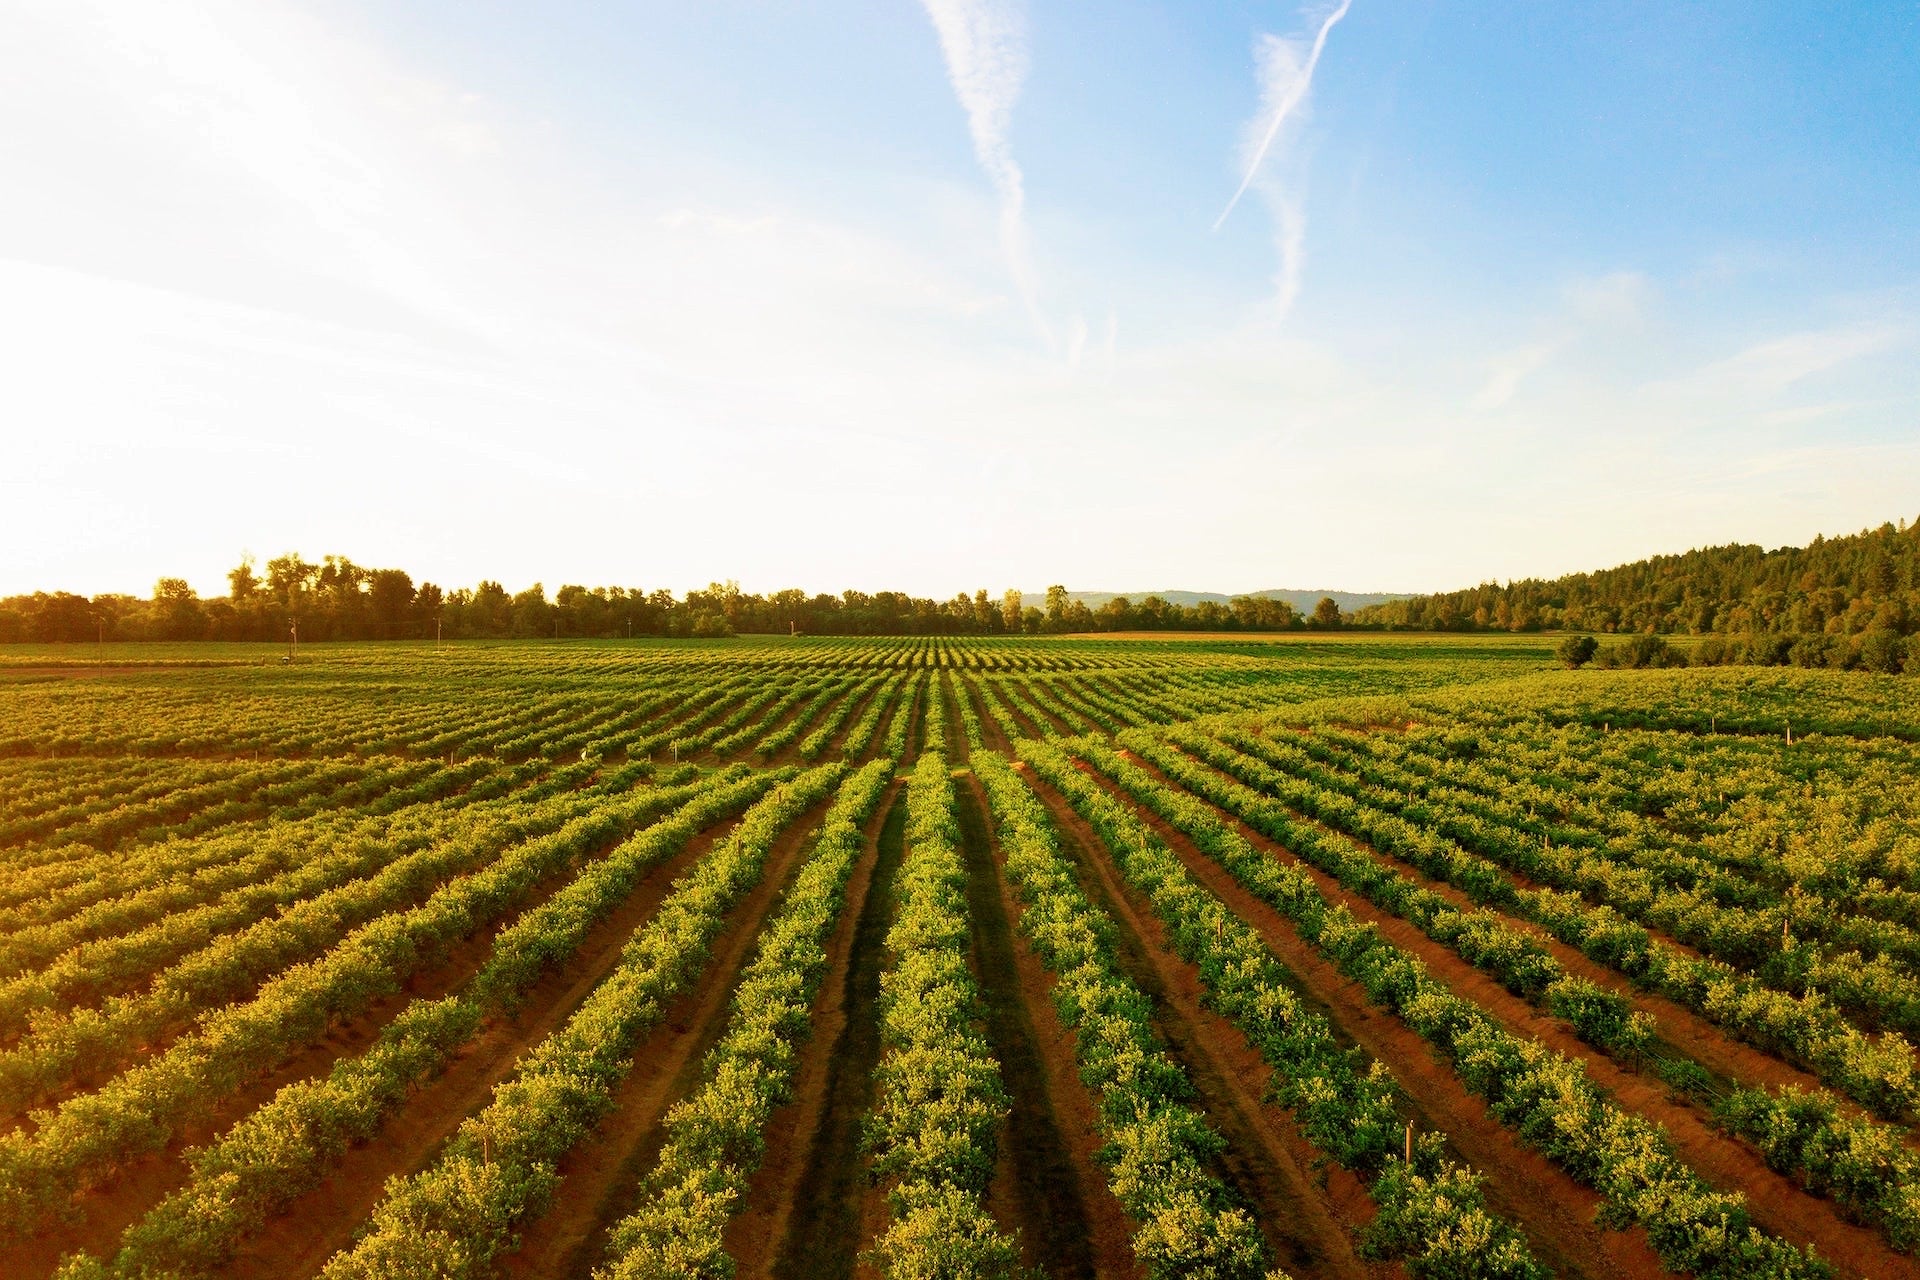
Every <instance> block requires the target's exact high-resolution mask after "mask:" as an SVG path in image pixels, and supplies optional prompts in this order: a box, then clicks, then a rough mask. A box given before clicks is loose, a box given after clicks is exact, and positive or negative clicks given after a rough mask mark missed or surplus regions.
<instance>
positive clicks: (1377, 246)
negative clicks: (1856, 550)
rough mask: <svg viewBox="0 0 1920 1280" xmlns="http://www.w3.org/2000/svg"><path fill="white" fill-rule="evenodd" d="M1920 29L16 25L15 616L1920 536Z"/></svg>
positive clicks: (1776, 24)
mask: <svg viewBox="0 0 1920 1280" xmlns="http://www.w3.org/2000/svg"><path fill="white" fill-rule="evenodd" d="M1916 85H1920V6H1916V5H1914V4H1911V3H1899V4H1891V3H1867V4H1843V3H1834V4H1825V5H1804V4H1794V3H1770V2H1769V3H1760V2H1758V0H1738V2H1729V3H1682V2H1679V0H1672V2H1666V3H1651V2H1647V3H1613V2H1608V0H1596V2H1595V3H1589V4H1580V5H1558V4H1555V5H1526V6H1513V5H1510V4H1498V3H1484V4H1482V3H1475V2H1472V0H1461V2H1460V3H1455V4H1450V5H1442V4H1439V3H1435V2H1433V0H1338V2H1337V3H1320V4H1317V5H1311V6H1308V7H1304V8H1303V7H1299V6H1296V5H1293V4H1262V3H1250V2H1223V3H1219V4H1206V3H1196V2H1193V0H1182V2H1177V3H1176V2H1171V0H1170V2H1168V3H1158V4H1156V3H1146V2H1144V0H1106V2H1105V3H1099V4H1094V3H1084V2H1080V0H1056V2H1050V0H1032V2H1031V3H1019V2H1018V0H924V3H915V2H913V0H859V2H857V3H841V2H839V0H814V2H808V0H780V2H777V3H776V2H774V0H701V3H698V4H685V3H678V2H676V3H666V2H658V3H655V2H652V0H625V2H621V3H608V2H604V0H603V2H601V3H593V4H587V3H577V2H569V0H552V2H551V3H545V4H538V5H534V4H526V3H506V0H378V2H377V3H376V2H374V0H308V2H303V3H295V2H292V0H0V549H3V551H0V594H10V593H13V592H20V591H32V590H35V589H55V588H62V589H68V590H76V591H81V592H84V593H95V592H101V591H127V592H133V593H137V594H145V593H146V592H147V591H148V590H150V588H151V584H152V583H153V581H154V579H156V578H157V577H159V576H162V575H175V576H183V577H186V578H187V579H188V580H189V581H190V582H192V583H193V584H194V585H195V586H196V587H198V588H199V589H200V590H201V591H202V592H204V593H208V594H214V593H218V592H222V591H224V586H225V579H224V575H225V571H226V570H227V569H228V568H230V567H231V566H232V565H233V564H235V563H236V562H237V561H238V560H239V558H240V557H241V555H242V554H243V553H250V554H253V555H255V556H257V557H259V558H260V559H262V560H265V559H267V558H269V557H272V556H275V555H279V554H282V553H284V552H286V551H290V550H297V551H299V552H301V553H303V554H304V555H306V556H307V558H309V559H317V558H318V557H319V556H321V555H323V554H327V553H339V554H344V555H346V556H349V557H350V558H352V559H353V560H355V561H356V562H358V563H361V564H366V565H373V566H387V565H394V566H399V567H402V568H405V569H407V570H409V571H410V572H411V573H412V574H413V575H414V577H415V579H416V580H423V579H430V580H433V581H436V582H439V583H442V584H443V585H447V586H458V585H468V584H471V583H473V582H476V581H478V580H479V579H481V578H492V579H497V580H499V581H502V582H504V583H506V584H507V586H508V587H509V588H510V589H514V590H518V589H519V588H521V587H523V586H525V585H527V584H529V583H531V582H534V581H541V582H543V583H545V584H546V586H547V587H548V589H549V590H552V589H554V588H557V587H558V586H559V585H560V584H562V583H565V582H579V583H588V584H600V583H617V584H622V585H628V586H638V587H643V588H646V589H653V588H658V587H663V586H664V587H668V588H671V589H674V590H676V591H683V590H685V589H687V588H690V587H695V586H700V585H704V584H705V583H707V582H710V581H715V580H723V579H735V580H737V581H738V582H739V583H740V584H741V585H742V587H744V588H745V589H747V590H750V591H771V590H777V589H780V588H783V587H788V586H800V587H803V588H805V589H808V590H810V591H836V592H837V591H840V590H844V589H848V588H854V589H860V590H868V591H871V590H877V589H899V590H908V591H912V592H914V593H916V594H922V595H933V596H940V597H945V596H950V595H952V594H953V593H954V592H956V591H960V590H968V591H971V590H973V589H974V588H976V587H986V588H988V589H989V590H991V591H994V592H998V591H1000V590H1002V589H1004V588H1006V587H1009V586H1018V587H1023V588H1025V589H1028V590H1037V589H1040V588H1042V587H1044V586H1045V585H1047V584H1048V583H1053V582H1061V583H1065V584H1067V585H1068V586H1070V587H1072V588H1074V589H1084V590H1135V591H1140V590H1147V589H1160V588H1179V589H1187V590H1212V591H1228V592H1238V591H1250V590H1257V589H1262V588H1273V587H1285V588H1301V589H1316V588H1344V589H1348V590H1393V591H1418V590H1429V589H1446V588H1451V587H1458V586H1465V585H1470V584H1473V583H1477V582H1481V581H1486V580H1492V579H1505V578H1513V577H1523V576H1544V575H1554V574H1559V573H1564V572H1570V571H1577V570H1582V569H1590V568H1599V567H1602V566H1606V565H1611V564H1617V563H1621V562H1624V561H1628V560H1632V559H1636V558H1639V557H1641V556H1645V555H1649V554H1655V553H1659V552H1665V551H1678V550H1684V549H1686V548H1688V547H1692V546H1699V545H1708V544H1718V543H1727V542H1757V543H1761V544H1763V545H1766V546H1769V547H1771V546H1779V545H1785V544H1799V543H1803V542H1805V541H1806V540H1808V539H1809V538H1811V537H1812V536H1814V535H1815V534H1819V533H1825V534H1830V535H1831V534H1841V533H1849V532H1853V531H1856V530H1858V529H1860V528H1863V527H1868V526H1872V525H1878V524H1880V523H1881V522H1883V521H1888V520H1895V521H1898V520H1900V519H1902V518H1905V519H1913V518H1915V517H1917V516H1920V89H1917V88H1916Z"/></svg>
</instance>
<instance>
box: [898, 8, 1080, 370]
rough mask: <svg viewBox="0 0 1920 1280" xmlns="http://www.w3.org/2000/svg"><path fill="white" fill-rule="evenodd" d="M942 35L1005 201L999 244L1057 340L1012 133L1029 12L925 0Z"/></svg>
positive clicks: (979, 149)
mask: <svg viewBox="0 0 1920 1280" xmlns="http://www.w3.org/2000/svg"><path fill="white" fill-rule="evenodd" d="M922 2H923V4H924V5H925V7H926V10H927V16H928V17H930V18H932V19H933V26H934V30H935V31H937V32H938V33H939V36H940V51H941V53H942V54H943V55H944V56H945V58H946V62H947V78H948V79H949V80H950V81H951V82H952V84H953V92H954V96H955V97H957V98H958V99H959V100H960V106H961V109H962V110H964V111H965V112H966V113H967V128H968V130H969V132H970V133H971V134H972V136H973V153H974V155H975V157H976V158H978V160H979V161H980V167H981V168H982V169H984V170H985V171H986V174H987V180H988V181H990V182H991V183H992V184H993V189H994V194H995V195H996V196H998V197H999V201H1000V244H1001V249H1002V251H1003V252H1004V253H1005V254H1006V259H1007V271H1008V273H1009V274H1010V275H1011V276H1012V277H1013V284H1014V287H1015V288H1016V289H1018V290H1019V292H1020V300H1021V302H1022V303H1024V304H1025V306H1026V309H1027V314H1028V315H1029V316H1030V317H1032V320H1033V324H1034V327H1035V328H1036V329H1038V330H1039V331H1040V335H1041V337H1042V338H1043V339H1045V340H1046V342H1047V344H1048V346H1052V345H1053V331H1052V328H1051V326H1049V325H1048V324H1047V321H1046V317H1045V316H1044V315H1043V314H1042V313H1041V310H1040V299H1039V288H1038V285H1037V283H1036V281H1035V278H1034V271H1033V255H1032V250H1031V248H1030V246H1029V243H1028V234H1027V217H1026V207H1027V193H1026V180H1025V177H1024V176H1023V175H1022V174H1021V172H1020V165H1019V163H1018V162H1017V161H1015V160H1014V158H1013V145H1012V142H1011V141H1010V139H1009V137H1008V133H1009V131H1010V129H1011V127H1012V124H1013V108H1014V104H1015V103H1016V102H1017V101H1018V100H1019V97H1020V89H1021V87H1022V85H1024V84H1025V83H1026V78H1027V23H1026V14H1025V12H1024V10H1023V8H1022V7H1021V5H1020V4H1019V3H1017V0H922Z"/></svg>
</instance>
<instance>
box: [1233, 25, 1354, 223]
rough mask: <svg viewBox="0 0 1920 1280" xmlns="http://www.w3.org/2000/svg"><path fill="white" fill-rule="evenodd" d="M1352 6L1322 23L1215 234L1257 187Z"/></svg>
mask: <svg viewBox="0 0 1920 1280" xmlns="http://www.w3.org/2000/svg"><path fill="white" fill-rule="evenodd" d="M1352 6H1353V0H1340V7H1339V8H1338V9H1335V10H1334V11H1333V12H1332V13H1331V14H1329V15H1327V20H1326V21H1325V22H1323V23H1321V24H1320V34H1319V35H1317V36H1315V37H1314V38H1313V51H1312V52H1311V53H1309V54H1308V55H1307V62H1306V65H1305V66H1303V67H1302V68H1300V74H1299V75H1298V76H1297V77H1295V78H1294V82H1293V83H1292V84H1291V85H1289V86H1288V87H1287V96H1286V97H1284V98H1282V99H1281V100H1280V105H1279V106H1278V107H1277V108H1275V109H1274V113H1273V120H1272V122H1271V123H1270V124H1268V125H1267V135H1266V137H1264V138H1262V139H1260V146H1259V149H1258V150H1256V151H1255V152H1254V153H1253V160H1252V161H1251V162H1250V163H1249V164H1248V165H1247V172H1246V175H1245V176H1244V177H1242V178H1241V179H1240V186H1239V189H1238V190H1236V191H1235V192H1234V193H1233V199H1231V200H1229V201H1227V207H1226V208H1224V209H1222V210H1221V211H1220V216H1219V217H1217V218H1215V219H1214V220H1213V229H1214V230H1215V231H1218V230H1219V229H1220V226H1221V224H1222V223H1224V222H1225V221H1226V220H1227V215H1228V214H1230V213H1232V212H1233V207H1234V206H1235V205H1237V204H1239V203H1240V197H1241V196H1243V195H1245V194H1247V188H1248V187H1250V186H1252V185H1253V176H1254V175H1255V174H1256V173H1258V172H1260V162H1261V161H1262V160H1265V159H1266V158H1267V149H1268V148H1269V147H1271V146H1272V145H1273V140H1274V138H1276V137H1278V136H1279V134H1280V126H1281V125H1283V124H1285V123H1286V122H1287V117H1288V116H1290V115H1292V114H1293V112H1294V109H1295V108H1296V107H1298V106H1299V105H1300V103H1301V100H1302V99H1304V98H1305V97H1306V96H1307V90H1308V89H1310V88H1312V87H1313V69H1314V67H1316V66H1318V65H1319V62H1320V51H1321V50H1323V49H1325V48H1326V47H1327V33H1328V32H1330V31H1332V30H1333V27H1334V24H1335V23H1337V22H1339V21H1340V19H1342V18H1344V17H1346V16H1347V10H1348V9H1349V8H1351V7H1352Z"/></svg>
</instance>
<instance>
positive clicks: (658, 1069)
mask: <svg viewBox="0 0 1920 1280" xmlns="http://www.w3.org/2000/svg"><path fill="white" fill-rule="evenodd" d="M832 803H833V797H832V796H831V795H829V796H828V797H826V798H825V799H823V800H821V801H820V802H819V803H817V804H815V805H814V806H813V807H812V808H810V809H808V810H807V812H806V813H804V814H802V815H801V816H800V817H799V818H797V819H796V820H795V821H794V822H792V823H791V824H789V825H788V827H787V829H786V830H785V831H783V832H782V833H781V834H780V837H779V838H778V839H777V840H775V841H774V844H773V847H772V848H771V849H769V850H768V851H767V856H766V861H765V863H764V864H763V866H762V870H761V875H760V879H759V882H758V883H756V884H755V885H754V886H753V888H752V889H751V890H750V891H748V893H747V895H746V897H745V899H744V900H743V901H742V902H741V903H740V904H739V905H738V906H736V907H734V909H733V910H732V911H730V912H728V913H727V918H726V921H725V923H724V925H723V926H722V928H721V931H720V933H719V935H718V936H717V937H716V938H715V940H714V943H713V946H712V951H711V955H710V957H709V959H708V961H707V965H706V968H705V970H704V971H703V972H702V973H700V974H699V975H698V976H696V977H695V978H694V979H693V980H692V985H691V987H690V989H689V990H687V991H686V992H684V993H683V994H682V995H681V996H680V997H679V998H678V999H676V1000H674V1001H673V1002H672V1003H671V1004H669V1005H668V1006H667V1007H666V1009H665V1010H663V1011H662V1013H661V1016H660V1021H659V1022H658V1024H656V1025H655V1027H654V1028H653V1030H652V1031H651V1032H649V1033H648V1034H647V1036H646V1038H645V1039H644V1040H642V1041H641V1044H640V1047H639V1048H638V1049H637V1050H636V1051H635V1053H634V1067H633V1070H632V1071H631V1072H629V1073H628V1075H627V1078H626V1079H625V1080H624V1081H622V1082H621V1084H620V1087H619V1088H618V1089H616V1090H615V1091H614V1095H613V1107H612V1109H611V1111H609V1112H608V1114H607V1117H606V1119H604V1120H602V1121H601V1122H600V1127H599V1128H598V1129H597V1130H596V1131H595V1132H594V1133H592V1134H590V1135H589V1136H588V1137H587V1138H586V1140H585V1141H583V1142H581V1143H580V1144H579V1145H577V1146H575V1147H574V1149H573V1150H572V1151H570V1152H568V1153H567V1155H566V1157H565V1158H563V1159H562V1160H561V1162H560V1174H561V1177H562V1178H563V1179H564V1181H563V1182H562V1183H561V1185H560V1188H559V1190H558V1191H557V1192H556V1193H555V1195H554V1202H553V1205H552V1207H551V1208H549V1209H548V1211H547V1212H546V1213H545V1214H544V1215H542V1216H541V1217H540V1218H538V1219H536V1220H534V1221H532V1222H529V1223H527V1224H526V1225H525V1226H524V1227H523V1228H522V1230H521V1233H520V1247H519V1249H517V1250H516V1251H515V1252H513V1253H511V1254H509V1255H508V1256H507V1257H506V1258H504V1259H502V1265H501V1267H500V1270H501V1272H502V1274H505V1275H510V1276H538V1277H542V1278H543V1280H544V1278H549V1277H586V1276H589V1275H591V1274H592V1271H593V1269H594V1267H595V1266H597V1265H598V1264H599V1263H600V1262H601V1261H603V1260H604V1259H603V1254H602V1250H604V1249H605V1247H606V1238H607V1229H608V1228H609V1227H611V1226H612V1225H613V1224H614V1223H615V1222H618V1221H619V1220H620V1219H621V1218H623V1217H625V1216H626V1215H627V1214H628V1213H630V1212H632V1210H633V1208H634V1206H635V1204H636V1203H637V1191H638V1188H639V1184H640V1182H641V1180H642V1179H643V1178H645V1176H646V1175H647V1173H648V1172H649V1171H650V1170H651V1169H652V1168H653V1166H654V1163H655V1162H656V1160H657V1159H658V1157H659V1154H660V1148H661V1147H662V1146H663V1145H664V1144H665V1141H666V1132H665V1126H664V1123H663V1122H664V1121H665V1119H666V1115H667V1111H668V1109H669V1108H671V1107H672V1106H673V1104H674V1103H675V1102H677V1101H679V1100H680V1099H681V1098H683V1097H685V1096H686V1095H687V1094H688V1093H690V1092H692V1091H693V1089H694V1088H695V1087H696V1086H697V1085H698V1084H699V1082H700V1066H701V1059H702V1057H703V1056H704V1055H705V1054H706V1052H707V1050H709V1049H711V1048H712V1047H713V1046H714V1044H715V1043H717V1042H718V1041H719V1039H720V1037H721V1035H722V1034H723V1033H724V1032H725V1031H726V1027H727V1018H728V1015H729V1014H730V1013H731V1012H732V1005H733V990H734V987H735V986H736V985H738V983H739V980H740V972H741V970H742V969H744V968H746V966H747V962H748V961H749V960H751V959H752V958H753V952H754V947H755V944H756V943H757V942H758V940H759V937H760V933H761V930H762V929H763V928H764V927H765V926H766V923H767V921H768V920H769V919H770V918H771V917H772V915H773V913H774V911H775V910H776V909H777V908H778V906H779V903H780V900H781V898H782V896H783V895H784V894H785V892H786V888H787V885H788V884H789V883H790V882H791V881H792V879H793V876H794V874H795V873H796V872H798V871H799V869H800V866H801V863H802V862H803V861H804V860H805V859H804V856H803V855H804V854H805V852H806V851H807V850H808V849H810V848H811V847H812V843H813V837H814V836H815V835H816V834H818V831H819V827H820V822H821V820H822V819H823V818H824V817H825V816H826V813H827V810H828V809H829V808H830V807H831V806H832Z"/></svg>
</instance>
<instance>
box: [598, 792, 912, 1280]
mask: <svg viewBox="0 0 1920 1280" xmlns="http://www.w3.org/2000/svg"><path fill="white" fill-rule="evenodd" d="M892 779H893V761H891V760H888V759H885V758H882V759H878V760H874V761H872V762H870V763H869V764H867V765H866V766H864V767H863V768H861V769H860V770H859V771H858V772H856V773H854V774H853V775H851V776H850V777H848V778H847V779H846V781H844V782H842V783H841V784H840V792H839V794H838V795H837V796H836V797H835V798H834V803H833V808H832V810H831V811H830V812H829V813H828V814H827V819H826V823H825V825H824V826H822V827H821V830H820V837H819V840H818V842H817V843H816V844H815V846H814V849H813V852H812V854H810V855H809V857H808V859H807V862H806V865H804V866H803V867H801V869H800V872H799V874H798V875H796V876H795V877H794V880H793V884H792V886H791V887H789V888H788V890H787V892H786V896H785V898H784V899H783V900H782V904H781V907H780V913H779V914H778V915H777V916H776V917H775V918H774V919H773V921H772V923H770V924H769V925H768V926H767V930H766V933H765V934H764V935H763V936H762V938H761V940H760V945H759V951H758V953H757V954H756V955H755V956H754V959H753V962H752V963H751V964H750V965H748V966H747V969H746V972H745V973H744V974H742V976H741V979H740V985H739V988H738V989H737V990H736V991H735V992H734V993H733V1006H732V1012H731V1014H730V1015H729V1017H728V1021H727V1029H726V1032H725V1034H724V1035H723V1036H722V1037H721V1040H720V1042H719V1043H718V1044H717V1045H715V1046H714V1047H713V1049H712V1050H710V1051H709V1052H708V1054H707V1056H706V1060H705V1061H704V1062H703V1063H702V1064H701V1079H702V1080H703V1081H704V1083H703V1084H701V1086H700V1087H699V1088H698V1089H696V1090H695V1091H694V1092H693V1094H692V1095H691V1096H689V1097H688V1098H686V1099H684V1100H683V1101H681V1102H680V1103H678V1104H677V1105H676V1106H675V1107H674V1108H673V1110H672V1111H671V1112H669V1113H668V1115H667V1123H666V1129H667V1140H666V1145H665V1146H664V1147H663V1148H662V1150H661V1152H660V1158H659V1161H658V1162H657V1163H656V1164H655V1166H654V1168H653V1171H652V1172H651V1173H650V1174H648V1175H647V1179H646V1181H645V1183H643V1184H642V1187H641V1191H640V1204H639V1207H638V1208H636V1209H635V1210H634V1211H633V1212H632V1213H630V1214H628V1215H627V1216H626V1217H625V1218H623V1219H621V1221H620V1222H619V1223H617V1224H616V1225H615V1226H614V1228H613V1232H612V1237H611V1240H610V1241H609V1247H608V1251H607V1252H608V1260H607V1263H606V1265H605V1266H603V1267H602V1268H601V1269H600V1270H599V1271H598V1272H596V1275H598V1276H600V1277H601V1278H602V1280H698V1278H701V1277H708V1278H711V1280H725V1278H726V1277H730V1276H732V1275H733V1259H732V1258H730V1257H728V1256H727V1254H726V1252H725V1251H724V1249H723V1248H722V1237H723V1236H724V1234H725V1232H726V1226H727V1222H728V1220H729V1219H730V1218H731V1217H732V1216H733V1215H734V1213H735V1212H737V1211H738V1209H739V1206H740V1199H741V1197H742V1196H743V1195H744V1194H745V1192H746V1188H747V1181H748V1179H749V1178H751V1177H752V1175H753V1172H754V1170H756V1169H757V1168H759V1167H760V1160H761V1157H762V1156H763V1155H764V1154H765V1150H766V1148H765V1141H766V1139H765V1130H766V1125H767V1119H768V1117H769V1116H771V1115H772V1114H773V1111H774V1109H775V1108H776V1107H778V1106H780V1105H781V1104H782V1103H784V1102H786V1101H787V1099H788V1098H789V1097H790V1096H791V1092H792V1088H793V1077H794V1072H795V1071H796V1070H797V1069H798V1066H799V1050H800V1046H801V1045H802V1044H804V1043H805V1042H806V1039H807V1036H808V1033H809V1032H810V1031H811V1030H812V1023H811V1019H812V1010H813V998H814V995H815V993H816V992H817V991H818V990H819V987H820V982H821V979H822V978H823V977H824V975H825V974H826V970H827V954H826V941H827V937H828V935H829V934H830V933H832V932H833V929H834V926H835V923H836V922H837V921H838V920H839V918H840V911H841V906H842V903H843V901H844V894H845V890H846V885H847V879H848V877H849V876H850V875H851V874H852V872H853V867H854V864H855V863H856V862H857V861H859V858H860V852H861V850H862V849H863V848H864V847H865V844H866V839H865V836H864V835H863V833H862V830H861V828H862V826H863V824H865V822H866V821H867V819H868V818H869V817H871V816H872V814H873V811H874V809H875V807H876V806H877V805H878V804H879V802H880V797H881V796H882V795H883V794H884V793H885V792H886V789H887V786H888V784H889V783H891V781H892Z"/></svg>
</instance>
